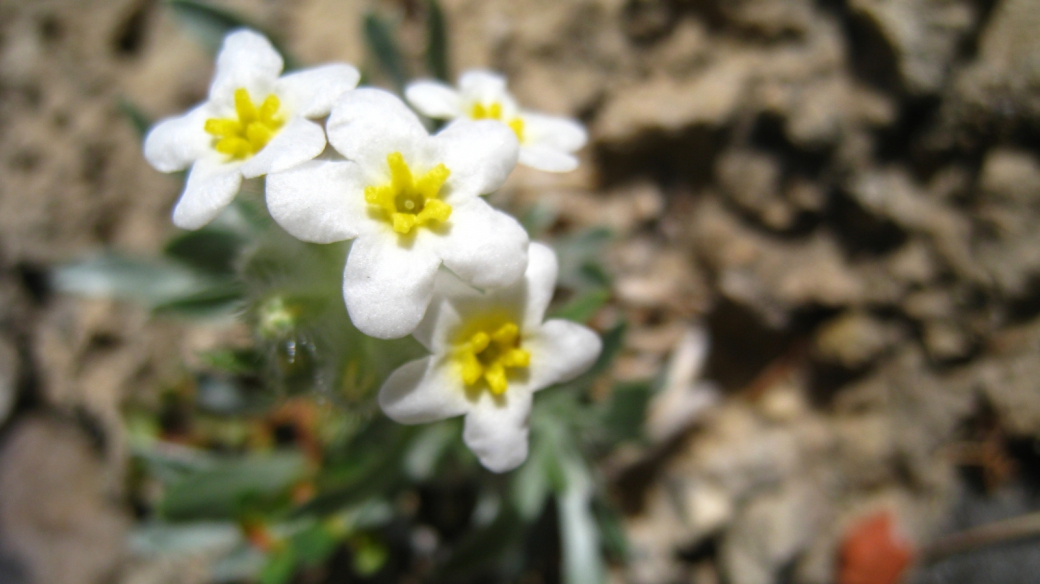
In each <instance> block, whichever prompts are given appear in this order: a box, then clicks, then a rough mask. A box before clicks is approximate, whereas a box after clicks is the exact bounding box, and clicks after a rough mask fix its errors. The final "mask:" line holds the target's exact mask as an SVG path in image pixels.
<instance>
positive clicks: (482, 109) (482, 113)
mask: <svg viewBox="0 0 1040 584" xmlns="http://www.w3.org/2000/svg"><path fill="white" fill-rule="evenodd" d="M469 117H470V118H472V119H474V120H496V121H499V122H503V123H505V124H506V125H507V126H509V129H510V130H513V133H514V134H516V139H517V140H519V141H521V142H523V141H524V120H523V118H520V117H515V118H513V119H511V120H508V121H507V120H504V119H503V118H502V104H500V103H498V102H497V101H496V102H492V103H491V104H490V105H484V104H482V103H480V102H477V103H475V104H473V107H472V108H470V110H469Z"/></svg>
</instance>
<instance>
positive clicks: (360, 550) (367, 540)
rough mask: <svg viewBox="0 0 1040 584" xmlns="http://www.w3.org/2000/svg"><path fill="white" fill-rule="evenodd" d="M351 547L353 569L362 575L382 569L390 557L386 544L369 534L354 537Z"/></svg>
mask: <svg viewBox="0 0 1040 584" xmlns="http://www.w3.org/2000/svg"><path fill="white" fill-rule="evenodd" d="M351 547H352V548H353V549H354V571H355V572H357V574H358V575H359V576H362V577H367V576H372V575H373V574H375V573H376V572H378V571H379V570H381V569H383V566H384V565H385V564H386V561H387V559H389V558H390V550H388V549H387V548H386V545H384V544H383V542H381V541H379V540H377V539H376V538H374V537H371V536H361V537H357V538H354V539H353V540H352V541H351Z"/></svg>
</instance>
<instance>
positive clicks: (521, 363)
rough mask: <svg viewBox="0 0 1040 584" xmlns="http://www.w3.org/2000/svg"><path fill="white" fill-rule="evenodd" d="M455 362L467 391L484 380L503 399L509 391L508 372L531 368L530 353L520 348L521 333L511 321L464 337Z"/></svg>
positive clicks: (457, 349)
mask: <svg viewBox="0 0 1040 584" xmlns="http://www.w3.org/2000/svg"><path fill="white" fill-rule="evenodd" d="M471 330H472V329H471ZM455 359H456V363H457V364H458V367H459V371H460V373H461V376H462V381H463V382H464V383H465V384H466V386H467V387H470V388H472V387H474V386H476V384H477V383H478V382H479V381H480V380H481V379H483V380H484V381H485V382H487V386H488V388H489V389H490V390H491V393H493V394H495V395H502V394H503V393H505V391H506V390H507V389H509V378H508V376H507V370H508V369H519V368H522V367H527V366H528V365H530V364H531V353H530V351H526V350H524V349H521V348H520V329H519V327H517V326H516V323H514V322H512V321H508V322H505V323H504V324H500V325H498V326H491V327H481V328H479V329H478V330H477V331H476V332H473V333H472V334H469V335H467V336H466V337H464V338H463V341H462V342H461V343H459V344H458V345H456V354H455Z"/></svg>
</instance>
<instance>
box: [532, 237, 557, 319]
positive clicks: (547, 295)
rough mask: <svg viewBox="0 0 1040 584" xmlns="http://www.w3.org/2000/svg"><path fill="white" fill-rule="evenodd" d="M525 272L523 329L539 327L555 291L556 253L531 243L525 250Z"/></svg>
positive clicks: (542, 245)
mask: <svg viewBox="0 0 1040 584" xmlns="http://www.w3.org/2000/svg"><path fill="white" fill-rule="evenodd" d="M527 257H528V261H527V271H526V272H524V328H525V329H533V328H535V327H538V326H541V324H542V319H544V318H545V311H546V309H548V308H549V303H550V302H551V301H552V298H553V293H554V292H555V291H556V276H557V274H558V273H559V271H560V266H559V262H558V261H557V260H556V252H554V251H553V250H552V248H550V247H549V246H547V245H545V244H543V243H538V242H531V245H530V246H529V247H528V248H527Z"/></svg>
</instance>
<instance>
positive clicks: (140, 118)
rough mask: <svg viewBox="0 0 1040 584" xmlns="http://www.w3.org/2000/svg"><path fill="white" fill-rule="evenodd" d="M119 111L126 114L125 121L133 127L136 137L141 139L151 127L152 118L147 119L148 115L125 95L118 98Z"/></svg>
mask: <svg viewBox="0 0 1040 584" xmlns="http://www.w3.org/2000/svg"><path fill="white" fill-rule="evenodd" d="M119 111H121V112H122V113H123V115H124V116H126V119H127V121H129V122H130V125H131V126H133V127H134V130H135V131H136V132H137V135H138V137H140V138H141V139H142V140H143V139H144V137H145V135H147V134H148V129H149V128H151V127H152V120H150V119H148V116H146V115H145V114H144V112H142V111H141V109H140V108H139V107H137V106H136V105H135V104H134V103H133V102H132V101H130V100H129V99H127V98H125V97H120V98H119Z"/></svg>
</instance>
